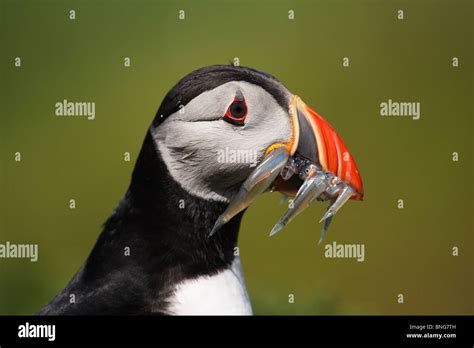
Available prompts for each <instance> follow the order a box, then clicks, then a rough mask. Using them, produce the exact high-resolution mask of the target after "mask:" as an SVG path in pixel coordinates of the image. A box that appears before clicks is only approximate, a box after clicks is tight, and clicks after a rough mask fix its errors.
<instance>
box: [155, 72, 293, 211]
mask: <svg viewBox="0 0 474 348" xmlns="http://www.w3.org/2000/svg"><path fill="white" fill-rule="evenodd" d="M238 91H240V92H241V93H242V94H243V97H244V98H245V102H246V104H247V110H248V111H247V116H246V118H245V123H244V125H243V126H237V125H234V124H231V123H229V122H227V121H226V120H225V119H224V115H225V114H226V111H227V110H228V108H229V105H230V104H231V103H232V102H233V101H234V98H235V96H236V93H238ZM287 94H288V96H287V98H288V103H289V101H290V99H291V97H292V95H291V94H290V93H289V92H288V93H287ZM151 133H152V136H153V138H154V140H155V143H156V145H157V148H158V151H160V153H161V156H162V158H163V160H164V161H165V163H166V165H167V167H168V170H169V172H170V174H171V175H172V176H173V178H174V180H175V181H176V182H178V183H179V184H180V185H181V186H182V187H183V188H184V189H185V190H186V191H188V192H189V193H191V194H193V195H195V196H198V197H201V198H205V199H208V200H217V201H223V202H228V201H229V200H230V199H231V198H232V196H233V195H234V194H235V193H236V191H237V190H238V188H239V186H240V184H241V183H242V182H243V181H244V180H245V179H246V178H247V177H248V176H249V175H250V173H251V172H252V170H253V169H254V168H255V166H256V165H257V164H258V163H259V162H260V161H261V160H262V158H263V156H264V153H265V150H266V149H267V148H268V147H269V146H270V145H272V144H275V143H279V142H284V143H286V142H289V141H290V138H291V133H292V125H291V121H290V116H289V114H288V110H287V109H284V108H282V107H281V106H280V105H279V104H278V102H277V101H276V100H275V98H274V97H273V96H272V95H271V94H269V93H268V92H267V91H265V90H264V89H263V88H262V87H260V86H257V85H254V84H251V83H248V82H244V81H232V82H228V83H225V84H223V85H220V86H218V87H216V88H215V89H213V90H209V91H206V92H204V93H202V94H200V95H198V96H197V97H195V98H194V99H192V100H191V101H190V102H189V103H188V104H187V105H185V106H184V107H183V108H182V109H181V110H180V111H177V112H175V113H174V114H172V115H170V116H169V117H168V118H167V119H166V120H165V121H164V122H163V123H161V124H160V125H159V126H158V127H156V128H152V129H151Z"/></svg>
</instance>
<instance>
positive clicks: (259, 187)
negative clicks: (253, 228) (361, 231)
mask: <svg viewBox="0 0 474 348" xmlns="http://www.w3.org/2000/svg"><path fill="white" fill-rule="evenodd" d="M289 111H290V117H291V121H292V128H293V130H292V136H291V139H290V141H289V142H288V143H277V144H273V145H272V146H270V147H269V148H268V149H267V151H266V156H265V158H264V160H263V161H262V162H261V163H260V164H259V165H258V166H257V167H256V168H255V170H254V171H253V172H252V174H251V175H250V176H249V177H248V178H247V180H245V182H244V183H243V184H242V186H241V188H240V190H239V192H238V193H237V195H236V196H235V197H234V198H233V200H232V201H231V202H230V204H229V206H228V207H227V209H226V210H225V211H224V213H223V214H222V215H221V216H220V217H219V218H218V220H217V221H216V224H215V225H214V228H213V229H212V231H211V233H210V235H212V234H214V233H215V232H216V231H217V230H218V229H219V228H220V227H221V226H222V225H224V224H225V223H226V222H227V221H229V220H230V219H231V218H232V217H234V216H235V215H237V214H238V213H239V212H241V211H242V210H244V209H246V208H247V207H248V206H249V205H250V204H251V203H252V202H253V201H254V200H255V198H256V197H257V196H258V195H260V194H261V193H263V192H264V191H266V190H267V189H269V188H271V189H272V190H274V189H276V190H278V191H280V192H282V193H283V194H284V195H286V196H295V198H294V200H293V201H292V202H291V203H290V205H289V208H288V210H287V211H286V212H285V214H284V215H283V216H282V218H281V219H280V220H279V222H278V223H277V224H276V225H275V227H274V228H273V229H272V231H271V232H270V235H274V234H276V233H277V232H279V231H281V230H282V229H283V227H284V226H285V225H286V224H287V223H289V222H290V221H291V220H292V219H293V218H294V217H295V216H296V215H298V214H299V213H301V212H302V211H303V210H305V209H306V208H307V207H308V206H309V205H310V204H311V203H312V202H313V201H314V200H316V199H317V200H321V201H323V200H330V202H331V204H330V206H329V208H328V210H327V212H326V214H325V215H324V216H323V218H322V219H321V220H320V222H322V221H324V225H323V228H322V231H321V235H320V239H319V241H320V242H321V240H322V238H323V236H324V234H325V233H326V231H327V229H328V227H329V223H330V222H331V219H332V217H333V216H334V214H336V212H337V211H338V210H339V209H340V208H341V207H342V206H343V205H344V204H345V203H346V202H347V201H348V200H349V199H355V200H362V199H363V196H364V192H363V186H362V179H361V177H360V174H359V171H358V170H357V166H356V164H355V162H354V160H353V158H352V155H351V154H350V152H349V151H348V149H347V147H346V146H345V145H344V143H343V141H342V139H341V138H340V137H339V135H338V134H337V133H336V131H335V130H334V129H333V128H332V127H331V125H330V124H329V123H328V122H327V121H326V120H324V119H323V118H322V117H321V116H320V115H318V114H317V113H316V112H315V111H314V110H312V109H311V108H310V107H309V106H307V105H306V104H305V103H304V102H303V101H302V100H301V98H299V97H298V96H293V98H292V100H291V103H290V105H289Z"/></svg>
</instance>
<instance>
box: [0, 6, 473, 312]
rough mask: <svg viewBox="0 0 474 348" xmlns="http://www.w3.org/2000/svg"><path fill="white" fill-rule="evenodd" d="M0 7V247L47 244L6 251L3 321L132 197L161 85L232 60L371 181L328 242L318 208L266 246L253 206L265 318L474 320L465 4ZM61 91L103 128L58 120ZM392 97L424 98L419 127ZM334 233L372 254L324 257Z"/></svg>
mask: <svg viewBox="0 0 474 348" xmlns="http://www.w3.org/2000/svg"><path fill="white" fill-rule="evenodd" d="M0 9H1V26H0V29H1V30H0V32H1V34H0V35H1V89H2V91H1V96H2V100H1V123H0V132H1V133H0V134H1V138H0V141H1V146H0V150H1V172H0V175H1V181H0V183H1V192H0V197H1V202H0V204H1V206H0V243H4V242H5V241H10V242H12V243H38V244H39V260H38V262H36V263H32V262H30V261H29V260H19V259H0V314H30V313H33V312H35V311H36V310H38V309H39V308H40V307H41V306H42V305H43V304H45V303H46V302H47V301H48V300H50V299H51V298H52V297H53V296H54V295H55V294H56V293H57V292H58V291H60V290H61V289H62V288H63V287H64V286H65V284H66V282H67V281H68V280H69V279H70V278H71V277H72V275H73V274H74V273H75V271H76V270H77V269H78V268H79V266H80V265H81V264H82V262H83V261H84V260H85V258H86V257H87V255H88V253H89V251H90V249H91V248H92V246H93V244H94V242H95V240H96V238H97V236H98V234H99V232H100V226H101V224H102V223H103V222H104V221H105V219H106V218H107V216H108V215H109V214H110V213H111V211H112V210H113V209H114V207H115V205H116V204H117V203H118V201H119V199H120V198H121V196H122V195H123V193H124V192H125V190H126V188H127V186H128V183H129V180H130V174H131V171H132V169H133V165H134V162H135V159H136V155H137V154H138V151H139V149H140V146H141V144H142V141H143V138H144V135H145V132H146V129H147V127H148V126H149V124H150V122H151V121H152V119H153V117H154V114H155V112H156V110H157V108H158V106H159V104H160V102H161V100H162V98H163V97H164V95H165V94H166V92H167V91H168V90H169V89H170V88H171V87H172V86H173V85H174V83H176V82H177V81H178V79H180V78H181V77H182V76H184V75H186V74H187V73H189V72H190V71H192V70H194V69H196V68H199V67H202V66H206V65H211V64H226V63H228V62H230V61H231V60H232V59H233V58H234V57H239V59H240V64H241V65H245V66H251V67H255V68H258V69H261V70H264V71H266V72H268V73H271V74H273V75H275V76H276V77H277V78H279V79H280V80H281V81H282V82H283V83H284V84H285V85H286V86H287V87H288V88H289V89H290V90H291V91H292V92H293V93H295V94H298V95H299V96H301V97H302V99H303V100H304V101H305V102H306V103H307V104H308V105H310V106H311V107H312V108H314V109H315V110H316V111H318V112H319V113H320V114H321V115H323V116H324V117H325V118H326V119H327V120H328V121H329V122H330V123H331V124H332V125H333V126H334V128H335V129H337V131H338V132H339V134H340V135H341V137H342V138H343V139H344V141H345V143H346V144H347V145H348V147H349V149H350V150H351V152H352V154H353V156H354V157H355V159H356V162H357V164H358V167H359V170H360V172H361V174H362V178H363V181H364V186H365V200H364V201H363V202H354V201H351V202H350V203H349V204H347V205H346V206H345V207H344V208H343V209H342V210H341V211H340V213H338V216H336V218H335V219H334V221H333V224H332V226H331V228H330V230H329V233H328V235H327V236H326V238H325V240H324V241H323V243H322V245H320V246H318V245H317V240H318V238H319V230H320V225H319V224H318V220H319V218H320V217H321V216H322V215H323V213H324V211H325V209H326V206H325V205H323V204H321V203H318V204H314V205H313V206H311V207H310V208H309V209H308V210H307V211H305V212H304V213H303V214H302V215H301V216H299V218H297V219H295V221H294V222H292V223H291V224H290V225H289V226H288V227H287V228H286V229H285V230H283V231H282V232H281V233H280V234H278V235H277V236H275V237H272V238H269V237H268V232H269V231H270V230H271V228H272V227H273V225H274V223H275V222H276V221H277V220H278V218H279V217H280V216H281V214H283V212H284V210H285V206H282V205H279V204H278V202H279V199H280V197H279V195H278V194H266V195H263V196H262V197H260V198H259V199H258V201H257V202H256V203H255V204H254V205H253V206H252V207H251V208H250V209H249V210H248V212H247V213H246V215H245V217H244V220H243V225H242V229H241V234H240V243H239V244H240V253H241V258H242V262H243V266H244V271H245V276H246V280H247V285H248V288H249V292H250V297H251V299H252V303H253V307H254V311H255V313H256V314H473V313H474V310H473V307H474V306H473V300H472V295H473V293H474V286H473V285H474V275H473V264H474V257H473V256H474V255H473V245H474V243H473V233H472V232H473V206H472V194H473V188H472V181H471V180H472V178H473V170H472V150H473V142H472V117H473V104H472V103H473V67H472V59H473V25H472V23H473V22H474V21H473V2H472V1H470V2H469V1H447V0H446V1H339V0H338V1H258V2H257V1H243V0H239V1H124V0H122V1H33V0H30V1H18V0H16V1H11V0H8V1H6V0H2V1H1V7H0ZM71 9H74V10H75V11H76V19H75V20H73V21H72V20H69V18H68V15H69V10H71ZM181 9H183V10H185V15H186V18H185V20H178V11H179V10H181ZM399 9H403V10H404V14H405V18H404V20H398V19H397V10H399ZM289 10H294V11H295V19H294V20H289V19H288V11H289ZM15 57H21V60H22V66H21V68H16V67H14V58H15ZM124 57H130V58H131V67H129V68H125V67H124V66H123V59H124ZM342 57H349V59H350V66H349V67H343V66H342ZM452 57H459V67H457V68H454V67H452V65H451V59H452ZM63 99H68V100H70V101H93V102H95V103H96V120H94V121H88V120H87V119H85V118H68V117H56V116H55V114H54V111H55V108H54V105H55V103H56V102H58V101H62V100H63ZM388 99H392V100H394V101H413V102H420V103H421V118H420V120H418V121H414V120H412V119H411V118H409V117H381V116H380V114H379V112H380V103H381V102H383V101H387V100H388ZM17 151H19V152H21V154H22V161H21V162H15V161H14V153H15V152H17ZM125 151H129V152H130V153H131V154H132V160H131V162H124V161H123V153H124V152H125ZM454 151H456V152H458V153H459V161H458V162H453V161H452V153H453V152H454ZM71 198H74V199H76V201H77V208H76V209H75V210H70V209H69V206H68V203H69V199H71ZM398 199H403V200H404V209H398V208H397V200H398ZM333 241H337V242H338V243H364V244H365V258H366V260H365V262H356V261H355V260H354V259H328V258H325V257H324V245H325V244H326V243H332V242H333ZM454 246H457V247H459V256H457V257H454V256H452V248H453V247H454ZM289 294H294V296H295V303H292V304H291V303H288V302H289V301H288V295H289ZM398 294H403V295H404V298H405V302H404V303H403V304H399V303H397V295H398Z"/></svg>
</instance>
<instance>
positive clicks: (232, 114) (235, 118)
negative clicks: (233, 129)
mask: <svg viewBox="0 0 474 348" xmlns="http://www.w3.org/2000/svg"><path fill="white" fill-rule="evenodd" d="M247 112H248V109H247V103H246V102H245V98H244V96H243V95H242V92H240V91H238V92H237V93H236V96H235V97H234V101H233V102H232V103H231V104H230V105H229V107H228V108H227V111H226V113H225V115H224V120H225V121H227V122H229V123H231V124H233V125H236V126H243V125H244V124H245V123H244V122H245V118H246V117H247Z"/></svg>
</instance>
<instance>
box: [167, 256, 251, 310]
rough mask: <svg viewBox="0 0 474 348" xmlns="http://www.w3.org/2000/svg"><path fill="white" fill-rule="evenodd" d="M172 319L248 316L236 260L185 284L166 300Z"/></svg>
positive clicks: (238, 263)
mask: <svg viewBox="0 0 474 348" xmlns="http://www.w3.org/2000/svg"><path fill="white" fill-rule="evenodd" d="M169 302H170V307H169V311H170V313H171V314H176V315H252V307H251V305H250V300H249V297H248V294H247V288H246V286H245V281H244V278H243V274H242V266H241V264H240V259H239V258H238V257H236V258H235V260H234V262H233V263H232V265H231V267H229V268H228V269H226V270H223V271H221V272H219V273H217V274H215V275H213V276H202V277H199V278H195V279H191V280H185V281H184V282H182V283H180V284H178V285H177V286H176V289H175V292H174V295H173V296H172V297H171V298H170V299H169Z"/></svg>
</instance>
